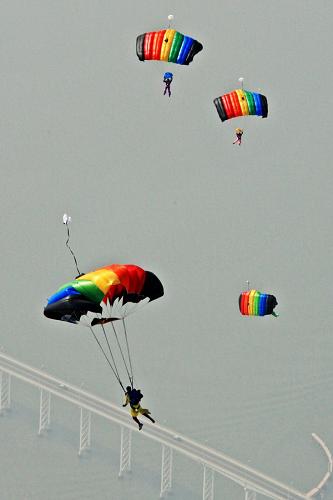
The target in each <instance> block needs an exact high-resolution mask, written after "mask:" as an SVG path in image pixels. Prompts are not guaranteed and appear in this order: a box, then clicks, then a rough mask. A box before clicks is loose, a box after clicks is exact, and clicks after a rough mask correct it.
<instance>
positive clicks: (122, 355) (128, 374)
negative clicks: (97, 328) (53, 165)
mask: <svg viewBox="0 0 333 500" xmlns="http://www.w3.org/2000/svg"><path fill="white" fill-rule="evenodd" d="M111 325H112V328H113V332H114V335H115V337H116V341H117V344H118V347H119V351H120V354H121V357H122V359H123V362H124V366H125V370H126V373H127V376H128V378H129V381H130V384H131V387H132V388H133V374H132V376H131V373H130V372H129V369H128V366H127V363H126V360H125V356H124V353H123V350H122V348H121V345H120V342H119V339H118V335H117V331H116V328H115V326H114V324H113V321H111Z"/></svg>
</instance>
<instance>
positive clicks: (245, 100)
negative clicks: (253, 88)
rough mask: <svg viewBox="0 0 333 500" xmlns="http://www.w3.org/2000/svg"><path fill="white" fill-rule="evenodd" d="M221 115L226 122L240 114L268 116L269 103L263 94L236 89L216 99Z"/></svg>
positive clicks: (215, 102)
mask: <svg viewBox="0 0 333 500" xmlns="http://www.w3.org/2000/svg"><path fill="white" fill-rule="evenodd" d="M214 104H215V106H216V109H217V112H218V114H219V117H220V118H221V120H222V121H223V122H224V121H226V120H229V119H230V118H236V117H238V116H246V115H257V116H261V117H262V118H267V115H268V103H267V99H266V97H265V96H264V95H262V94H257V93H256V92H250V91H249V90H243V89H236V90H234V91H233V92H229V93H228V94H224V95H222V96H221V97H216V99H214Z"/></svg>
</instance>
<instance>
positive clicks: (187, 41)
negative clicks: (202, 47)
mask: <svg viewBox="0 0 333 500" xmlns="http://www.w3.org/2000/svg"><path fill="white" fill-rule="evenodd" d="M193 44H194V40H193V38H191V37H190V36H186V35H184V40H183V43H182V45H181V47H180V51H179V54H178V57H177V64H184V63H185V61H186V58H187V56H188V53H189V52H190V50H191V47H192V45H193Z"/></svg>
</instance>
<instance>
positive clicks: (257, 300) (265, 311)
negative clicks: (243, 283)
mask: <svg viewBox="0 0 333 500" xmlns="http://www.w3.org/2000/svg"><path fill="white" fill-rule="evenodd" d="M238 302H239V310H240V312H241V314H242V315H243V316H267V315H269V314H272V315H273V316H277V314H276V313H275V312H274V307H275V306H277V304H278V303H277V300H276V298H275V297H274V295H269V294H267V293H261V292H258V290H247V291H246V292H242V293H241V294H240V296H239V299H238Z"/></svg>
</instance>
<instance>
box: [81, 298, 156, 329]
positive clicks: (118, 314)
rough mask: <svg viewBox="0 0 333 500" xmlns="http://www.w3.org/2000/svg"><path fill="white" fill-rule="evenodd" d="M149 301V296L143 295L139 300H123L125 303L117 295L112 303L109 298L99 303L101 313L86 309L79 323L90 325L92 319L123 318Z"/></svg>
mask: <svg viewBox="0 0 333 500" xmlns="http://www.w3.org/2000/svg"><path fill="white" fill-rule="evenodd" d="M149 301H150V299H149V297H145V298H144V299H142V300H140V302H125V304H124V300H123V297H117V298H116V299H115V300H114V302H113V304H110V301H109V300H108V301H107V302H106V303H105V302H103V301H102V302H101V303H100V306H101V308H102V312H101V313H96V312H91V311H88V312H87V314H85V315H82V316H81V318H80V321H79V323H80V324H81V325H84V326H91V323H92V322H93V320H94V319H108V318H113V319H123V318H126V317H127V316H129V315H130V314H133V313H134V312H136V311H138V310H139V309H141V308H142V307H144V306H145V305H146V304H148V302H149Z"/></svg>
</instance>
